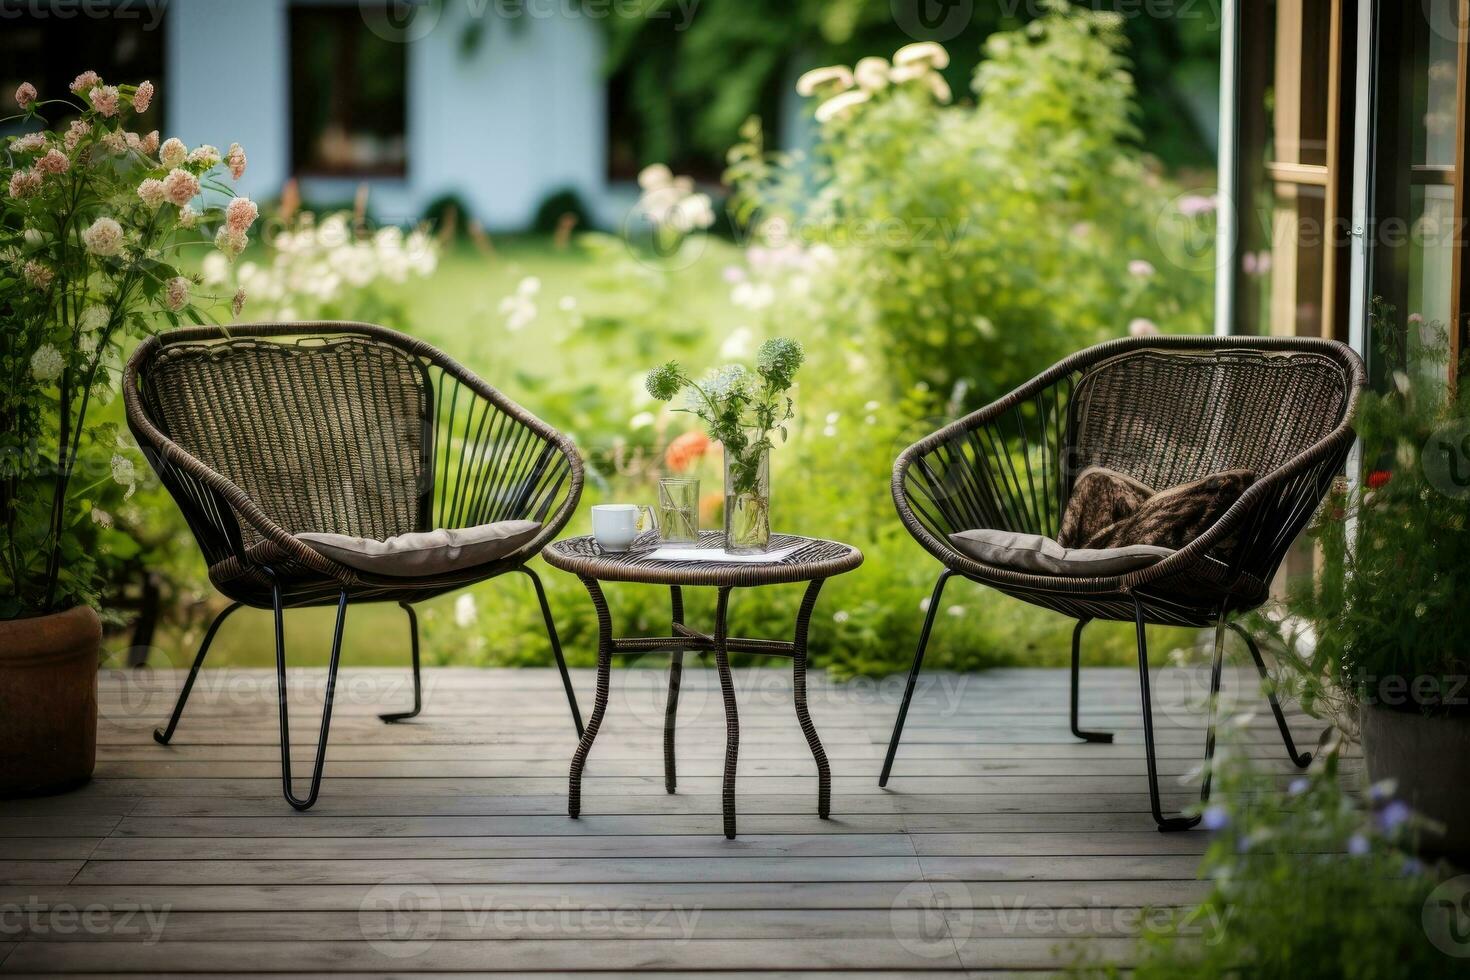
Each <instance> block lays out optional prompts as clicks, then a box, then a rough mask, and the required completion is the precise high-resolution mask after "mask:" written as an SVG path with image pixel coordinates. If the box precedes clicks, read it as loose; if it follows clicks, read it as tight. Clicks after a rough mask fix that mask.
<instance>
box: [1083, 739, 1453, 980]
mask: <svg viewBox="0 0 1470 980" xmlns="http://www.w3.org/2000/svg"><path fill="white" fill-rule="evenodd" d="M1226 738H1227V744H1226V745H1224V746H1222V751H1221V754H1220V755H1218V756H1217V757H1216V764H1215V768H1214V782H1215V789H1216V795H1215V801H1216V802H1214V803H1213V804H1211V805H1210V806H1209V807H1208V808H1207V809H1206V810H1205V814H1204V824H1205V826H1206V827H1207V828H1208V829H1210V830H1213V831H1214V832H1215V834H1216V836H1215V839H1214V840H1213V841H1212V842H1211V843H1210V846H1209V850H1208V851H1206V852H1205V859H1204V864H1203V867H1202V875H1203V876H1204V877H1206V878H1208V879H1209V881H1210V882H1211V889H1210V893H1209V896H1208V897H1207V898H1206V899H1205V901H1204V902H1203V903H1201V904H1200V905H1197V906H1194V907H1191V908H1188V909H1184V910H1176V911H1174V912H1167V911H1160V912H1158V914H1157V915H1154V914H1150V915H1147V916H1145V918H1144V921H1145V924H1147V925H1148V926H1149V928H1148V929H1146V931H1145V933H1144V936H1143V938H1142V939H1141V940H1140V942H1139V945H1138V950H1137V953H1136V957H1135V961H1134V962H1132V963H1130V965H1129V966H1128V968H1127V969H1120V968H1117V967H1099V966H1095V965H1094V966H1086V965H1079V967H1078V968H1077V969H1076V970H1074V971H1073V972H1074V974H1075V975H1082V976H1089V977H1102V976H1106V977H1118V976H1125V975H1127V976H1132V977H1136V978H1139V980H1174V978H1178V980H1186V978H1188V980H1193V978H1196V977H1200V978H1206V980H1209V978H1226V977H1244V976H1250V977H1262V978H1271V980H1275V978H1280V980H1299V978H1319V977H1320V978H1323V980H1327V978H1334V980H1336V978H1349V980H1394V978H1404V980H1411V978H1413V980H1417V978H1420V977H1441V976H1444V977H1447V976H1459V975H1462V973H1463V971H1462V970H1460V971H1457V970H1456V969H1455V968H1456V967H1457V966H1458V964H1457V963H1456V961H1454V960H1452V959H1451V958H1450V957H1449V956H1447V955H1445V954H1444V953H1442V952H1441V951H1440V950H1439V949H1438V948H1436V946H1435V945H1434V944H1433V943H1431V942H1430V939H1429V937H1428V935H1427V934H1426V930H1430V929H1435V930H1437V929H1440V928H1443V927H1445V926H1447V925H1448V924H1449V922H1450V919H1449V917H1453V916H1456V915H1458V914H1459V913H1458V911H1457V910H1448V913H1449V915H1448V916H1446V915H1445V912H1446V911H1447V910H1446V909H1444V908H1439V907H1436V906H1435V905H1434V904H1433V903H1432V902H1431V901H1430V899H1431V894H1432V893H1433V892H1434V890H1435V887H1436V885H1437V884H1438V881H1439V877H1440V874H1439V871H1438V870H1437V869H1433V868H1427V867H1425V866H1424V865H1422V864H1421V862H1420V861H1419V860H1418V859H1416V858H1415V857H1413V856H1412V854H1411V853H1410V851H1411V850H1412V844H1413V837H1414V832H1415V825H1416V818H1415V817H1414V816H1413V815H1412V813H1411V812H1410V810H1409V808H1408V807H1407V806H1406V805H1405V804H1404V803H1403V801H1401V800H1396V799H1394V798H1393V790H1392V787H1391V786H1389V785H1387V784H1383V785H1377V786H1373V787H1369V788H1367V792H1366V793H1362V794H1359V793H1355V792H1353V791H1351V790H1349V789H1345V788H1344V786H1343V782H1344V780H1347V781H1348V782H1349V783H1351V782H1352V781H1353V779H1354V777H1353V776H1351V775H1349V774H1348V773H1346V771H1345V770H1344V768H1343V766H1342V759H1341V747H1340V743H1337V742H1334V743H1332V744H1330V745H1328V746H1326V751H1325V752H1323V753H1322V756H1323V758H1322V759H1321V761H1320V762H1318V763H1316V764H1314V765H1313V767H1312V770H1311V771H1310V772H1309V773H1307V774H1305V775H1302V776H1299V777H1297V778H1296V779H1294V780H1293V781H1292V782H1291V784H1290V786H1289V788H1288V790H1287V792H1286V793H1284V794H1283V793H1282V792H1281V791H1280V790H1279V789H1278V787H1277V778H1276V777H1275V776H1274V775H1273V774H1272V773H1269V772H1266V771H1265V770H1264V767H1261V766H1260V765H1259V764H1258V763H1254V762H1252V761H1251V759H1250V756H1249V754H1248V753H1249V745H1248V744H1246V743H1244V742H1243V741H1241V742H1236V741H1235V740H1234V739H1233V738H1232V736H1231V735H1229V733H1227V735H1226ZM1084 955H1085V953H1084Z"/></svg>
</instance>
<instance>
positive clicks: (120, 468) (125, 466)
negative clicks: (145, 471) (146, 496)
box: [112, 453, 138, 500]
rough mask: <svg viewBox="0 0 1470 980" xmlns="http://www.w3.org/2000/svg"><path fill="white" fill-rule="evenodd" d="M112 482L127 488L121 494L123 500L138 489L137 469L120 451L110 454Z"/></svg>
mask: <svg viewBox="0 0 1470 980" xmlns="http://www.w3.org/2000/svg"><path fill="white" fill-rule="evenodd" d="M112 482H114V483H116V484H117V485H118V486H121V487H127V488H128V492H127V493H126V494H124V495H123V499H124V500H126V499H128V498H129V497H131V496H132V495H133V491H135V490H137V489H138V470H137V468H136V467H135V466H133V461H132V460H131V459H128V458H127V457H126V456H124V455H122V454H121V453H113V454H112Z"/></svg>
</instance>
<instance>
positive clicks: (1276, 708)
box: [1228, 623, 1312, 769]
mask: <svg viewBox="0 0 1470 980" xmlns="http://www.w3.org/2000/svg"><path fill="white" fill-rule="evenodd" d="M1228 625H1229V627H1230V628H1231V629H1232V630H1234V631H1235V632H1236V634H1237V635H1239V636H1240V638H1241V639H1242V640H1245V645H1246V646H1247V647H1249V648H1250V652H1251V659H1252V660H1254V661H1255V662H1256V670H1258V671H1260V673H1261V681H1262V682H1263V683H1264V684H1265V685H1266V700H1267V701H1269V702H1271V714H1273V715H1275V716H1276V727H1277V728H1279V729H1280V730H1281V741H1282V742H1284V743H1286V754H1287V755H1288V756H1290V757H1291V761H1292V764H1293V765H1295V766H1296V767H1297V768H1299V769H1305V768H1307V766H1309V765H1311V764H1312V753H1310V752H1302V753H1298V752H1297V750H1296V742H1295V741H1293V740H1292V737H1291V729H1290V728H1289V727H1288V726H1287V724H1286V715H1285V714H1283V713H1282V711H1281V703H1280V702H1279V701H1277V700H1276V689H1275V688H1274V687H1273V686H1272V685H1271V675H1269V674H1267V673H1266V662H1265V661H1264V660H1262V659H1261V649H1260V647H1258V646H1256V641H1255V639H1254V638H1252V637H1251V635H1250V634H1249V633H1247V632H1246V631H1245V630H1244V629H1243V628H1242V627H1241V626H1240V625H1239V624H1238V623H1230V624H1228Z"/></svg>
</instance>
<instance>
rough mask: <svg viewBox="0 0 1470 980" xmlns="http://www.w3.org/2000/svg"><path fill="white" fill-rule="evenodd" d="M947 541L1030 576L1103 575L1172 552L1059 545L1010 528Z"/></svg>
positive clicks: (1143, 546) (1150, 548)
mask: <svg viewBox="0 0 1470 980" xmlns="http://www.w3.org/2000/svg"><path fill="white" fill-rule="evenodd" d="M949 540H950V541H952V542H954V546H955V547H956V548H958V549H959V550H960V551H961V552H963V553H964V554H966V555H969V556H970V557H971V558H973V559H975V560H976V561H978V562H980V563H982V564H985V565H993V566H995V567H996V568H1005V569H1009V570H1010V571H1013V572H1026V573H1028V574H1031V575H1057V576H1064V577H1073V578H1105V577H1108V576H1111V575H1123V574H1125V573H1127V572H1136V571H1138V570H1139V569H1140V568H1147V567H1148V566H1150V565H1156V564H1158V563H1159V562H1161V561H1163V560H1164V559H1165V558H1168V557H1169V556H1170V555H1172V554H1174V552H1173V551H1172V550H1171V549H1169V548H1159V547H1156V546H1154V545H1147V544H1135V545H1129V546H1127V547H1123V548H1063V547H1062V546H1061V545H1059V544H1057V543H1056V542H1055V541H1053V540H1052V539H1051V538H1048V537H1043V536H1042V535H1040V534H1019V533H1016V532H1014V531H990V530H975V531H960V532H958V533H956V534H951V535H950V536H949Z"/></svg>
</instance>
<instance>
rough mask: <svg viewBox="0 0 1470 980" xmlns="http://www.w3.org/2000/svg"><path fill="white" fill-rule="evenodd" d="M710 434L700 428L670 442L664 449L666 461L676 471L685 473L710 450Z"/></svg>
mask: <svg viewBox="0 0 1470 980" xmlns="http://www.w3.org/2000/svg"><path fill="white" fill-rule="evenodd" d="M709 447H710V440H709V436H707V435H705V434H704V433H703V432H700V431H698V430H696V431H694V432H686V433H684V434H683V435H682V436H679V437H677V438H675V439H674V441H673V442H671V443H669V448H668V449H666V450H664V463H665V465H667V466H668V468H669V469H670V470H672V471H673V472H675V473H683V472H684V471H686V470H687V469H689V467H691V466H693V465H694V464H695V463H697V462H698V461H699V460H700V459H702V458H703V457H704V454H705V453H707V452H709Z"/></svg>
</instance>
